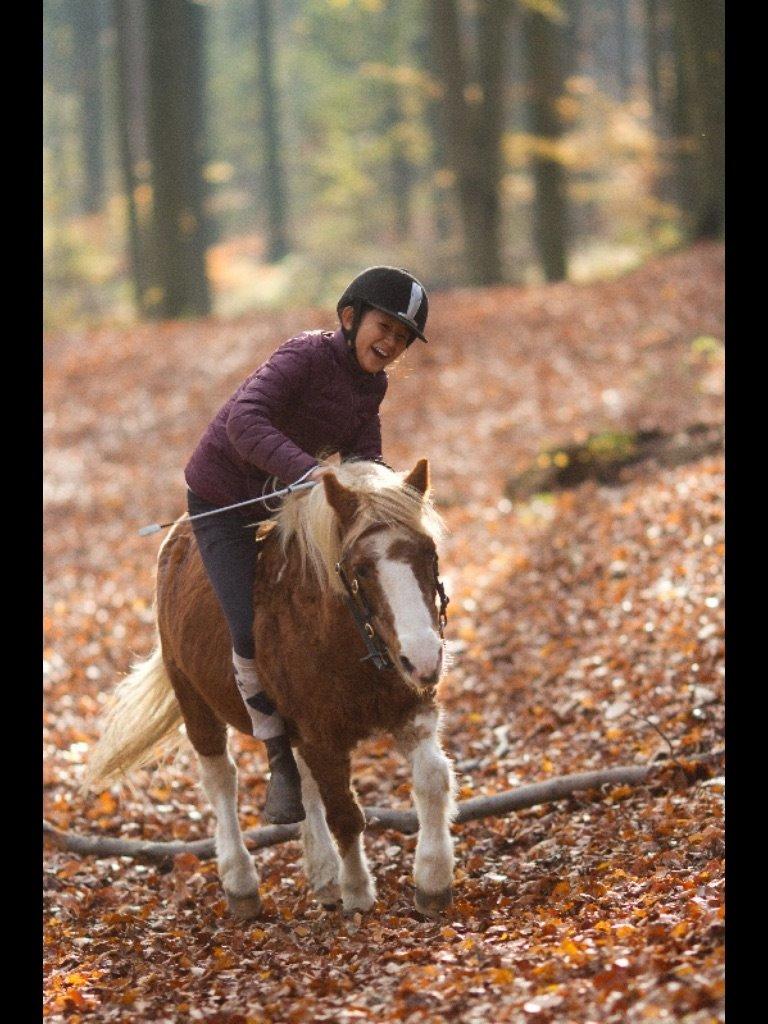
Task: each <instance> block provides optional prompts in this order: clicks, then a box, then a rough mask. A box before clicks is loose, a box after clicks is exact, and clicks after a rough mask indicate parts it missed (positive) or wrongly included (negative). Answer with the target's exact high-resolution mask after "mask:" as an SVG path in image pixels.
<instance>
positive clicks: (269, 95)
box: [256, 0, 288, 263]
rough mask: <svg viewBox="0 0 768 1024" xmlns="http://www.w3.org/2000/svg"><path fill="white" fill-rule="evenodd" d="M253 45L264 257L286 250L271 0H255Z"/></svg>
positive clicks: (276, 256)
mask: <svg viewBox="0 0 768 1024" xmlns="http://www.w3.org/2000/svg"><path fill="white" fill-rule="evenodd" d="M256 45H257V49H258V58H259V89H260V93H261V123H262V129H263V132H264V179H265V180H264V184H265V190H264V191H265V193H266V197H267V260H268V261H269V262H270V263H277V262H278V261H279V260H281V259H282V258H283V257H284V256H285V255H286V254H287V253H288V232H287V228H286V217H287V213H286V199H285V196H286V188H285V173H284V171H283V164H282V159H281V148H280V127H279V124H280V122H279V116H278V100H277V90H276V89H275V71H274V59H273V57H274V37H273V31H272V0H256Z"/></svg>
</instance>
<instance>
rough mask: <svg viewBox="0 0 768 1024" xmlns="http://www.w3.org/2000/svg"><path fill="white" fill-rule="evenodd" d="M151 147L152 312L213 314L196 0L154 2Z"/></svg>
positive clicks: (149, 10) (149, 15)
mask: <svg viewBox="0 0 768 1024" xmlns="http://www.w3.org/2000/svg"><path fill="white" fill-rule="evenodd" d="M145 12H146V25H147V43H148V51H149V117H148V126H149V147H150V159H151V163H152V183H153V221H154V235H155V246H156V253H157V265H156V268H155V273H156V275H157V277H156V284H155V285H154V287H153V288H152V289H151V291H152V293H153V296H152V298H153V301H152V302H151V306H150V311H151V313H152V314H153V315H154V316H157V317H164V318H169V317H183V316H205V315H206V314H207V313H208V312H209V311H210V297H209V289H208V280H207V277H206V272H205V243H206V228H205V224H204V220H203V195H204V189H203V179H202V162H203V154H204V142H205V133H204V127H203V42H204V18H205V9H204V8H203V7H202V6H201V5H200V4H197V3H193V2H190V0H163V2H162V3H157V2H155V0H147V2H146V6H145Z"/></svg>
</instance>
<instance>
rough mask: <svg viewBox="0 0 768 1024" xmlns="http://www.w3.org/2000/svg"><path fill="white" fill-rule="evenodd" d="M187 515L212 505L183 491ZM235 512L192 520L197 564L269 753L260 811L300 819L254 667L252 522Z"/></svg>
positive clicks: (283, 748)
mask: <svg viewBox="0 0 768 1024" xmlns="http://www.w3.org/2000/svg"><path fill="white" fill-rule="evenodd" d="M187 497H188V508H189V514H190V515H196V514H197V513H200V512H208V511H210V510H212V509H214V508H215V507H216V506H215V505H210V504H209V503H208V502H206V501H203V500H202V499H201V498H198V497H197V495H196V494H193V493H192V492H191V491H189V492H188V496H187ZM247 522H248V520H246V519H244V518H243V517H242V516H241V515H239V514H238V513H237V512H223V513H221V515H216V516H210V517H209V518H206V519H200V520H198V521H197V522H193V523H192V529H193V530H194V533H195V537H196V539H197V545H198V548H199V550H200V555H201V557H202V560H203V565H204V566H205V570H206V572H207V574H208V578H209V579H210V581H211V584H212V586H213V589H214V591H215V592H216V596H217V597H218V599H219V604H220V605H221V607H222V610H223V612H224V615H225V616H226V619H227V622H228V624H229V629H230V633H231V634H232V648H233V650H232V662H233V665H234V670H235V682H236V683H237V688H238V690H239V691H240V695H241V696H242V698H243V703H244V704H245V706H246V708H247V709H248V714H249V715H250V718H251V723H252V731H253V735H254V736H255V737H256V738H257V739H260V740H264V742H265V743H266V746H267V754H268V756H269V767H270V773H271V775H270V782H269V789H268V792H267V800H266V804H265V807H264V816H265V817H266V818H268V819H269V820H270V821H272V822H273V823H274V824H288V823H290V822H294V821H302V820H303V818H304V808H303V806H302V803H301V780H300V777H299V772H298V768H297V767H296V762H295V761H294V758H293V752H292V750H291V745H290V743H289V741H288V737H287V736H286V735H285V725H284V723H283V720H282V718H281V717H280V715H278V713H277V711H276V710H275V707H274V705H273V704H272V701H271V700H270V699H269V697H268V696H267V695H266V693H265V692H264V688H263V686H262V684H261V682H260V680H259V677H258V674H257V672H256V664H255V662H254V660H253V659H254V654H255V649H254V644H253V582H254V579H255V576H256V562H257V550H256V543H255V539H254V528H253V527H250V528H248V527H246V525H245V524H246V523H247Z"/></svg>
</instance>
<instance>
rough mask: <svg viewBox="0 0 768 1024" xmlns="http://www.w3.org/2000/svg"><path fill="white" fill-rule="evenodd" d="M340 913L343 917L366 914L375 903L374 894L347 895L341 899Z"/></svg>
mask: <svg viewBox="0 0 768 1024" xmlns="http://www.w3.org/2000/svg"><path fill="white" fill-rule="evenodd" d="M341 902H342V913H343V914H344V917H351V916H352V915H353V914H365V913H367V912H368V911H369V910H370V909H371V908H372V907H373V905H374V903H375V902H376V893H375V892H355V893H347V894H346V896H343V897H342V901H341Z"/></svg>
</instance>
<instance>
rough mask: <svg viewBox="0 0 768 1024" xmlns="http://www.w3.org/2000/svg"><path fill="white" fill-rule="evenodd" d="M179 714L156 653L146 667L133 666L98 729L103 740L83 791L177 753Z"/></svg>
mask: <svg viewBox="0 0 768 1024" xmlns="http://www.w3.org/2000/svg"><path fill="white" fill-rule="evenodd" d="M181 721H182V714H181V708H180V707H179V704H178V701H177V700H176V695H175V694H174V692H173V687H172V686H171V681H170V679H169V678H168V674H167V672H166V670H165V665H164V664H163V655H162V651H161V649H160V644H159V642H158V645H157V647H156V648H155V650H154V651H153V652H152V654H151V655H150V656H149V657H148V658H147V659H146V661H142V662H139V664H137V665H134V666H133V669H132V671H131V673H130V675H128V676H126V678H125V679H123V681H122V682H121V683H120V684H119V685H118V686H117V689H116V690H115V694H114V697H113V699H112V704H111V706H110V708H109V710H108V711H107V714H106V715H105V717H104V720H103V723H102V735H101V738H100V739H99V741H98V743H97V744H96V746H95V747H94V748H93V750H92V752H91V756H90V759H89V762H88V767H87V769H86V773H85V778H84V780H83V789H85V790H87V789H95V788H97V787H102V788H103V787H104V786H107V785H109V784H110V783H112V782H118V781H121V780H122V779H123V777H124V776H125V775H126V774H127V773H128V772H129V771H131V770H132V769H134V768H141V767H143V766H144V765H146V764H149V763H150V762H152V761H154V760H156V759H157V758H158V757H159V756H160V755H161V754H165V753H171V752H172V751H174V750H176V749H177V748H178V747H179V745H180V744H181V742H182V741H183V738H182V736H181V733H180V731H179V725H180V724H181Z"/></svg>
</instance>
